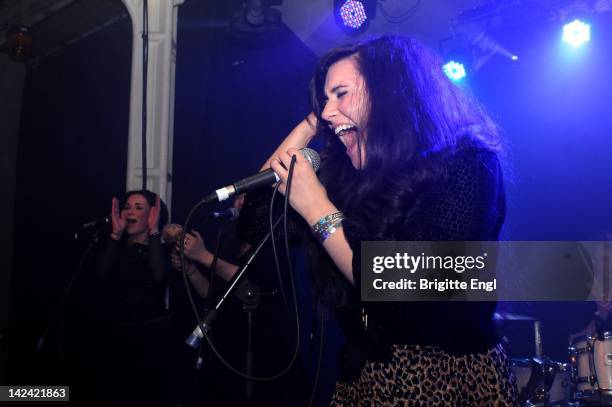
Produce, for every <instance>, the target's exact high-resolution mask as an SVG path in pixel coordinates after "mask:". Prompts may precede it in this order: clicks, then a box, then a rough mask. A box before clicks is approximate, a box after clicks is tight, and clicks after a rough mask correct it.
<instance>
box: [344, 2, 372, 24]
mask: <svg viewBox="0 0 612 407" xmlns="http://www.w3.org/2000/svg"><path fill="white" fill-rule="evenodd" d="M340 17H341V18H342V24H344V25H345V26H347V27H349V28H353V29H358V28H360V27H361V26H362V25H363V24H364V23H365V22H366V20H367V19H368V16H367V14H366V11H365V7H364V6H363V3H362V2H361V1H358V0H347V1H346V2H345V3H344V4H343V5H342V6H341V7H340Z"/></svg>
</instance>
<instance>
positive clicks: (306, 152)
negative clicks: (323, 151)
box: [300, 147, 321, 172]
mask: <svg viewBox="0 0 612 407" xmlns="http://www.w3.org/2000/svg"><path fill="white" fill-rule="evenodd" d="M300 153H302V155H303V156H304V158H305V159H307V160H308V162H309V163H310V165H312V168H313V169H314V170H315V172H317V171H319V167H320V166H321V157H319V153H317V152H316V151H315V150H313V149H312V148H308V147H304V148H302V149H301V150H300Z"/></svg>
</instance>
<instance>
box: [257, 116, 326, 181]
mask: <svg viewBox="0 0 612 407" xmlns="http://www.w3.org/2000/svg"><path fill="white" fill-rule="evenodd" d="M317 122H318V119H317V116H316V115H315V114H314V113H310V114H309V115H308V116H307V117H306V118H305V119H304V120H302V121H301V122H300V123H299V124H298V125H297V126H296V127H295V128H294V129H293V130H292V131H291V133H289V134H288V135H287V137H285V139H284V140H283V142H282V143H281V144H280V146H278V147H277V148H276V150H275V151H274V153H272V155H271V156H270V158H268V159H267V160H266V162H265V163H264V165H262V166H261V169H260V171H263V170H267V169H268V168H270V164H271V163H272V161H275V160H277V159H278V157H279V155H281V154H282V153H284V152H286V151H287V150H289V149H290V148H295V149H298V150H299V149H301V148H304V147H306V146H307V145H308V143H310V140H312V138H313V137H314V136H315V135H316V134H317Z"/></svg>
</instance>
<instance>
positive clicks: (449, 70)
mask: <svg viewBox="0 0 612 407" xmlns="http://www.w3.org/2000/svg"><path fill="white" fill-rule="evenodd" d="M442 69H443V70H444V73H445V74H446V76H448V77H449V78H450V79H451V80H453V81H455V82H457V81H460V80H461V79H463V78H465V76H466V73H465V67H464V66H463V64H461V63H459V62H456V61H450V62H447V63H446V64H444V66H443V67H442Z"/></svg>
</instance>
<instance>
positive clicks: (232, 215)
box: [210, 207, 240, 220]
mask: <svg viewBox="0 0 612 407" xmlns="http://www.w3.org/2000/svg"><path fill="white" fill-rule="evenodd" d="M238 215H240V211H239V210H238V209H236V208H234V207H232V208H227V209H226V210H224V211H218V212H213V213H211V214H210V216H212V217H213V218H216V219H227V220H235V219H238Z"/></svg>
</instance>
